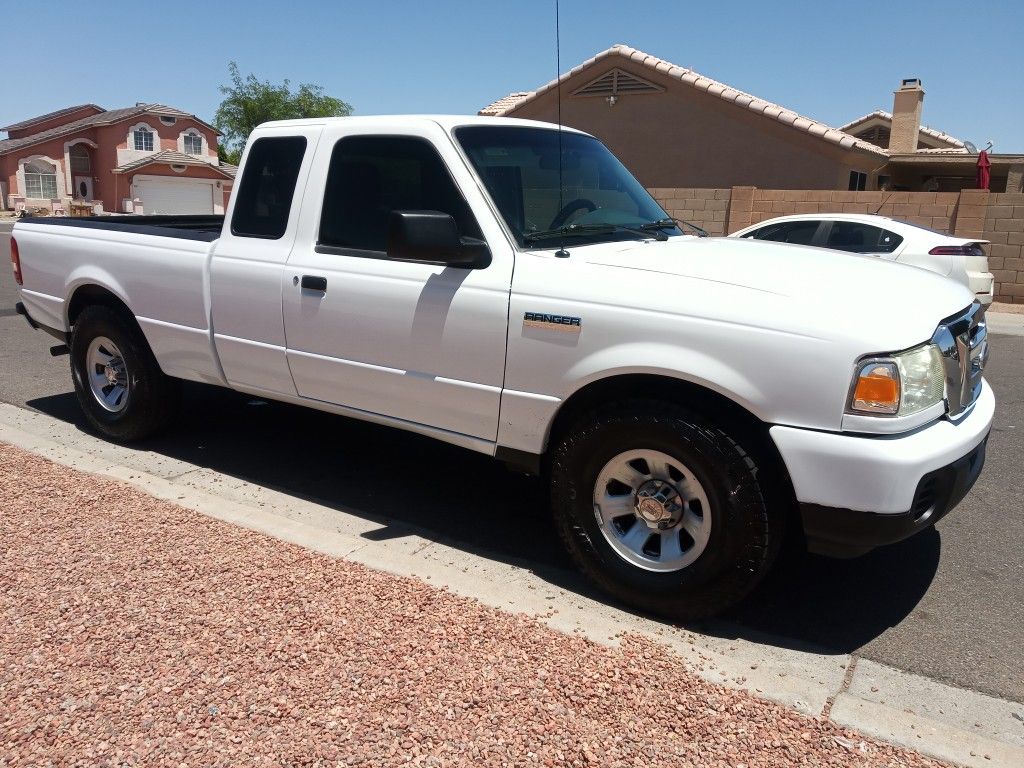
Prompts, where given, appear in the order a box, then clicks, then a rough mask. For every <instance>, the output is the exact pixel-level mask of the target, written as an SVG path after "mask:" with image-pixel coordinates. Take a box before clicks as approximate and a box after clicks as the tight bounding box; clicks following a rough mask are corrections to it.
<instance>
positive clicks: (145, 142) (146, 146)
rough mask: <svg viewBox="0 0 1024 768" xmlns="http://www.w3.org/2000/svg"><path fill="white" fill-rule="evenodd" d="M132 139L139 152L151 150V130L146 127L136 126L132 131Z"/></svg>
mask: <svg viewBox="0 0 1024 768" xmlns="http://www.w3.org/2000/svg"><path fill="white" fill-rule="evenodd" d="M132 141H133V142H134V143H135V149H136V150H138V151H139V152H152V151H153V132H152V131H151V130H149V129H148V128H136V129H135V130H134V131H132Z"/></svg>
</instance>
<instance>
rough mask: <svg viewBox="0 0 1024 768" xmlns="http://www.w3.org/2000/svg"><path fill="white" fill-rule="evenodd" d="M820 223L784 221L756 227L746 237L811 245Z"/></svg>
mask: <svg viewBox="0 0 1024 768" xmlns="http://www.w3.org/2000/svg"><path fill="white" fill-rule="evenodd" d="M819 223H820V222H817V221H784V222H781V223H779V224H769V225H768V226H767V227H761V229H755V230H754V231H753V232H751V233H750V234H749V235H746V237H752V238H753V239H755V240H771V241H772V242H775V243H796V244H797V245H810V244H811V241H812V240H813V239H814V233H815V232H817V231H818V224H819Z"/></svg>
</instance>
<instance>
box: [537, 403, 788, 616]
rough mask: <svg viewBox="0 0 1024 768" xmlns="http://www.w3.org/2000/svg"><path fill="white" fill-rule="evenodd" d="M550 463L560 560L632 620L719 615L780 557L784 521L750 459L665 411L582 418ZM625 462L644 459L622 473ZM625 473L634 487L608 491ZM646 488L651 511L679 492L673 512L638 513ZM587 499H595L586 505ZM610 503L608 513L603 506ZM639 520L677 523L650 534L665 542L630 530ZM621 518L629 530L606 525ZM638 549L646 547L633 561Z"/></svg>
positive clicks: (724, 439) (722, 438)
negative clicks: (639, 614) (652, 499)
mask: <svg viewBox="0 0 1024 768" xmlns="http://www.w3.org/2000/svg"><path fill="white" fill-rule="evenodd" d="M550 456H551V459H550V465H549V468H550V477H551V499H552V506H553V513H554V518H555V525H556V528H557V529H558V532H559V535H560V537H561V538H562V541H563V542H564V544H565V546H566V548H567V549H568V551H569V554H570V555H571V557H572V558H573V560H574V561H575V563H576V565H577V566H578V567H579V569H580V570H581V571H582V572H583V573H584V574H585V575H586V576H588V577H589V578H590V579H591V580H592V581H593V582H595V583H596V584H597V585H598V586H599V587H600V588H601V589H603V590H604V591H606V592H608V593H609V594H611V595H613V596H614V597H616V598H618V599H619V600H621V601H622V602H624V603H626V604H627V605H629V606H632V607H634V608H638V609H641V610H643V611H646V612H650V613H654V614H657V615H660V616H663V617H667V618H670V619H676V620H687V621H692V620H695V619H700V618H706V617H708V616H711V615H714V614H717V613H720V612H722V611H724V610H725V609H727V608H729V607H730V606H732V605H734V604H736V603H737V602H739V601H740V600H741V599H742V598H743V597H745V596H746V595H747V594H748V593H750V591H751V590H753V589H754V587H755V586H757V584H758V583H759V582H760V581H761V579H762V578H764V576H765V575H766V574H767V573H768V571H769V569H770V567H771V565H772V562H773V561H774V559H775V557H776V556H777V554H778V551H779V549H780V547H781V544H782V539H783V532H784V529H785V511H784V510H776V511H770V510H769V508H768V505H767V503H766V501H765V493H764V492H763V490H762V487H761V484H760V483H759V482H758V479H757V474H758V465H757V463H756V462H755V460H754V458H753V455H752V453H750V452H749V451H747V450H745V449H744V447H743V446H741V445H740V444H739V443H738V442H737V440H735V439H733V437H731V436H730V435H729V434H726V432H725V431H723V430H722V429H721V428H719V427H718V426H717V425H715V424H712V423H710V422H708V421H706V420H704V419H702V418H701V417H699V416H697V415H696V414H694V413H692V412H690V411H688V410H686V409H685V408H682V407H680V406H677V405H675V404H672V403H667V402H662V401H654V400H629V401H624V402H620V403H617V404H614V405H611V406H608V407H605V408H603V409H601V410H599V411H596V412H594V413H591V414H588V415H587V416H584V417H583V418H582V419H580V420H579V421H578V422H577V423H576V424H575V425H574V426H573V427H572V428H571V429H570V430H568V431H567V433H566V434H564V435H563V436H562V437H561V438H560V439H558V440H557V442H556V444H555V445H554V447H553V450H552V452H551V454H550ZM633 456H640V457H645V458H639V459H633V460H632V461H628V460H629V459H630V458H631V457H633ZM624 461H625V462H626V463H627V464H628V465H629V467H630V468H632V469H634V470H635V471H636V473H637V474H636V476H635V478H636V479H635V480H634V481H631V482H630V483H629V484H628V485H626V484H623V483H619V481H618V480H617V479H614V478H613V479H611V480H610V481H609V477H611V476H612V475H617V474H621V471H617V470H616V468H617V467H622V462H624ZM652 466H658V467H662V468H664V467H668V472H667V474H668V480H667V485H666V483H665V482H663V481H660V480H659V481H657V482H656V481H655V479H654V478H653V477H651V476H652V474H658V475H659V476H662V477H664V475H665V474H666V473H665V472H664V471H661V472H657V471H655V470H653V469H651V467H652ZM645 467H646V468H647V470H648V471H647V472H644V471H643V470H644V468H645ZM623 471H626V472H628V470H623ZM644 477H649V478H650V479H647V480H644ZM599 480H600V487H598V481H599ZM640 481H643V482H642V484H641V485H640V486H639V491H637V490H636V485H635V484H636V483H637V482H640ZM617 483H618V484H619V485H622V486H623V487H624V488H625V490H619V489H618V486H617V485H616V484H617ZM652 484H653V487H654V488H655V489H658V488H660V489H661V490H660V491H659V493H661V496H658V497H657V498H659V499H661V498H664V497H671V495H672V491H673V490H676V491H678V495H677V496H676V497H675V501H674V502H671V501H670V502H666V503H665V504H663V505H662V506H661V508H660V509H659V507H658V506H657V505H655V506H654V507H650V506H648V507H643V504H642V503H641V500H642V499H643V497H644V494H645V493H649V492H650V489H651V488H652ZM598 490H601V491H602V493H604V494H605V495H604V496H595V493H597V491H598ZM613 492H614V493H616V494H618V493H621V494H622V496H618V495H613ZM631 493H632V495H630V494H631ZM609 499H614V500H616V504H615V505H612V504H611V503H610V502H609V503H607V504H605V503H603V502H604V501H605V500H609ZM599 502H601V503H599ZM676 502H679V503H682V507H680V505H679V503H676ZM648 504H649V502H648ZM705 504H706V505H707V507H708V509H705V508H704V506H705ZM620 505H621V506H620ZM641 508H643V509H645V512H644V514H649V515H651V516H657V515H668V514H669V513H668V510H670V509H674V510H676V513H675V514H676V515H678V522H677V523H676V524H672V520H673V519H676V518H675V516H673V517H671V518H669V519H664V520H659V521H658V522H657V524H661V525H664V526H665V527H666V528H667V530H661V529H660V528H659V529H655V530H650V528H651V526H652V525H655V524H656V523H655V522H653V521H648V520H645V519H643V518H641V517H640V514H641V512H640V510H641ZM626 509H629V510H630V513H629V514H633V515H634V516H635V518H636V519H635V520H634V521H631V520H630V518H629V514H626V515H624V516H622V517H617V518H614V519H613V520H609V519H607V517H605V516H606V514H607V515H610V514H612V513H613V512H615V511H623V510H626ZM680 509H683V510H684V511H682V512H680V511H679V510H680ZM652 510H653V511H652ZM698 512H699V513H700V514H698ZM602 518H603V519H604V522H599V519H602ZM644 524H645V525H647V528H646V529H645V528H637V529H635V531H634V529H633V527H632V526H633V525H644ZM680 528H684V529H685V530H679V529H680ZM624 530H625V531H626V532H625V533H623V531H624ZM690 531H693V534H694V535H693V536H691V535H690ZM633 533H636V537H633V536H632V534H633ZM644 537H648V538H646V539H645V538H644ZM651 537H653V538H651ZM673 537H675V541H677V543H675V544H673V543H672V542H673ZM641 540H644V541H646V543H645V544H644V545H643V547H642V548H641V549H640V550H639V551H638V549H637V547H636V546H635V542H637V541H641ZM631 541H632V542H633V543H634V546H633V547H632V548H631V547H630V546H629V542H631ZM666 550H667V551H666ZM677 550H679V551H681V552H682V554H681V555H679V556H678V557H677V556H675V553H676V551H677ZM627 557H628V558H630V559H629V560H627ZM657 569H662V570H657Z"/></svg>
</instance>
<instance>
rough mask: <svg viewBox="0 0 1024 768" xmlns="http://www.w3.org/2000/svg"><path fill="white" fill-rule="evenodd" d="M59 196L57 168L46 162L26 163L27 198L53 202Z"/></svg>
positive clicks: (34, 161)
mask: <svg viewBox="0 0 1024 768" xmlns="http://www.w3.org/2000/svg"><path fill="white" fill-rule="evenodd" d="M56 196H57V166H55V165H51V164H50V163H48V162H46V161H45V160H33V161H32V162H30V163H25V197H34V198H42V199H44V200H52V199H53V198H55V197H56Z"/></svg>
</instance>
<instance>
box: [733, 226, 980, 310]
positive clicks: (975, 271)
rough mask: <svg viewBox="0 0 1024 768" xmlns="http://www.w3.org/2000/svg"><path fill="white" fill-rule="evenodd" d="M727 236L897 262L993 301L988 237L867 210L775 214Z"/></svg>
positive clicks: (978, 297)
mask: <svg viewBox="0 0 1024 768" xmlns="http://www.w3.org/2000/svg"><path fill="white" fill-rule="evenodd" d="M729 237H742V238H750V239H753V240H771V241H774V242H778V243H793V244H795V245H810V246H816V247H818V248H830V249H832V250H833V251H848V252H850V253H860V254H863V255H865V256H877V257H878V258H881V259H886V260H888V261H898V262H899V263H900V264H909V265H910V266H913V267H921V268H922V269H927V270H929V271H931V272H938V273H939V274H940V275H945V276H946V277H949V278H952V279H953V280H956V281H957V282H958V283H960V284H962V285H965V286H967V287H968V288H969V289H970V290H971V293H973V294H974V295H975V297H977V299H978V301H980V302H981V303H982V304H985V305H986V306H987V305H988V304H991V303H992V291H993V285H994V284H993V277H992V273H991V272H989V270H988V256H987V255H986V254H985V249H984V248H983V246H985V245H988V240H977V239H971V238H963V237H953V236H952V235H947V234H944V233H942V232H936V231H935V230H933V229H928V228H927V227H919V226H917V225H916V224H908V223H906V222H904V221H897V220H896V219H890V218H889V217H888V216H874V215H871V214H867V213H860V214H858V213H804V214H799V215H795V216H779V217H778V218H775V219H768V220H767V221H762V222H760V223H758V224H754V225H752V226H749V227H747V228H746V229H741V230H740V231H739V232H734V233H733V234H731V235H729Z"/></svg>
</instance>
